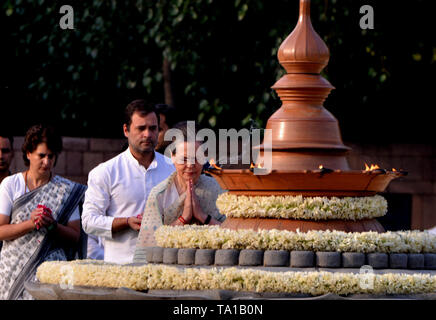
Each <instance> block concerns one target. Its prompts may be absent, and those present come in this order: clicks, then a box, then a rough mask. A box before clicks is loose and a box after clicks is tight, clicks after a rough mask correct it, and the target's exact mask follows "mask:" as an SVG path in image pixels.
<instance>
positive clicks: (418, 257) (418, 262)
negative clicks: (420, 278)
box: [407, 253, 424, 269]
mask: <svg viewBox="0 0 436 320" xmlns="http://www.w3.org/2000/svg"><path fill="white" fill-rule="evenodd" d="M407 268H408V269H424V255H423V254H422V253H409V254H408V257H407Z"/></svg>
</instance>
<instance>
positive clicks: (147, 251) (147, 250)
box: [145, 247, 154, 263]
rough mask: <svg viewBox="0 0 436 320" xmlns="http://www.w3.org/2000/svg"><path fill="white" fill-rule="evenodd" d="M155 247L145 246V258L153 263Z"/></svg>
mask: <svg viewBox="0 0 436 320" xmlns="http://www.w3.org/2000/svg"><path fill="white" fill-rule="evenodd" d="M153 248H154V247H147V248H145V258H146V259H147V262H148V263H153V262H154V261H153Z"/></svg>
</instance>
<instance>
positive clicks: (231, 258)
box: [215, 249, 239, 266]
mask: <svg viewBox="0 0 436 320" xmlns="http://www.w3.org/2000/svg"><path fill="white" fill-rule="evenodd" d="M238 262H239V250H235V249H220V250H217V251H216V252H215V265H217V266H235V265H237V264H238Z"/></svg>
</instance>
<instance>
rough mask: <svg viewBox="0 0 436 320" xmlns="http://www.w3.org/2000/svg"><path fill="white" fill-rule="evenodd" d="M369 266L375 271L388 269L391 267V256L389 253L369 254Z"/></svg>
mask: <svg viewBox="0 0 436 320" xmlns="http://www.w3.org/2000/svg"><path fill="white" fill-rule="evenodd" d="M367 259H368V265H370V266H371V267H373V268H374V269H387V268H388V265H389V256H388V254H387V253H383V252H375V253H368V254H367Z"/></svg>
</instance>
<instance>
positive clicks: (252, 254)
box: [239, 250, 263, 266]
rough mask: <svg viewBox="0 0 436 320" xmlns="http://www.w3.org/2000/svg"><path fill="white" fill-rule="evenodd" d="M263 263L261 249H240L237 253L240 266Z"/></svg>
mask: <svg viewBox="0 0 436 320" xmlns="http://www.w3.org/2000/svg"><path fill="white" fill-rule="evenodd" d="M262 264H263V250H241V253H240V254H239V265H240V266H261V265H262Z"/></svg>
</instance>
